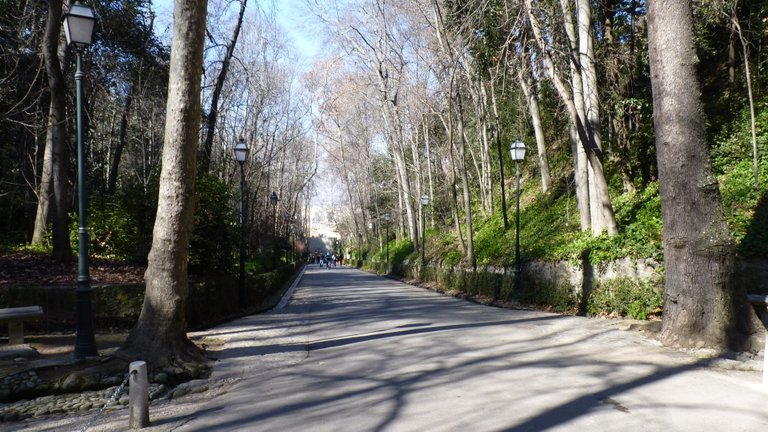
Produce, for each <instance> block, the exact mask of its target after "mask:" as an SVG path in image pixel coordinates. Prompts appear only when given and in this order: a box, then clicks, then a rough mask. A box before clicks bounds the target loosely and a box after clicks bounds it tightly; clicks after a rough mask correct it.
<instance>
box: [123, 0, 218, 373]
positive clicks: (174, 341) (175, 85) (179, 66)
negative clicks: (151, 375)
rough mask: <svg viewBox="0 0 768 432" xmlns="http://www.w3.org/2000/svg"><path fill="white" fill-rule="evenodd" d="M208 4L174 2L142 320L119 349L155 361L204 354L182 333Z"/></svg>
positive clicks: (201, 0)
mask: <svg viewBox="0 0 768 432" xmlns="http://www.w3.org/2000/svg"><path fill="white" fill-rule="evenodd" d="M206 9H207V0H176V1H175V2H174V8H173V44H172V46H171V65H170V78H169V82H168V104H167V117H166V123H165V142H164V147H163V156H162V170H161V173H160V192H159V198H158V208H157V217H156V219H155V227H154V231H153V233H152V248H151V250H150V252H149V259H148V267H147V271H146V273H145V280H146V293H145V296H144V306H143V308H142V310H141V315H140V316H139V320H138V322H137V323H136V326H135V327H134V328H133V330H132V331H131V334H130V335H129V337H128V340H127V341H126V343H125V345H124V346H123V348H122V351H123V352H130V353H137V354H140V356H141V358H142V359H144V360H146V361H148V362H149V363H150V364H151V365H152V366H153V367H154V366H157V365H162V364H169V363H178V362H179V361H181V362H184V361H199V360H201V359H202V357H201V356H200V354H201V353H200V351H199V349H197V348H196V346H195V345H194V344H193V343H192V342H191V341H190V340H189V339H188V338H187V335H186V332H187V323H186V318H185V314H186V304H187V297H188V291H189V288H188V279H187V256H188V253H189V240H190V234H191V231H192V215H193V211H194V208H193V207H194V187H195V171H196V149H197V143H198V131H199V130H200V119H201V101H200V89H201V82H200V79H201V77H200V71H201V70H202V67H203V42H204V35H205V21H206ZM153 362H154V364H153Z"/></svg>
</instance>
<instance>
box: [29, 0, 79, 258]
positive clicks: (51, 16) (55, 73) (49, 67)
mask: <svg viewBox="0 0 768 432" xmlns="http://www.w3.org/2000/svg"><path fill="white" fill-rule="evenodd" d="M61 13H62V2H61V0H49V1H48V21H47V23H46V28H45V37H44V38H43V56H44V58H45V70H46V73H47V74H48V91H49V92H50V96H51V101H50V107H49V110H48V133H47V136H46V142H45V146H46V149H45V158H44V160H43V179H42V180H43V181H42V183H41V191H40V195H39V199H40V200H41V202H40V204H39V205H38V214H37V217H36V218H35V226H36V230H35V231H36V232H35V236H34V239H33V242H34V240H37V241H38V244H39V242H41V237H40V235H39V234H40V231H39V228H43V229H44V227H45V224H46V223H47V220H48V218H49V217H50V216H52V221H53V233H52V234H53V258H54V259H55V260H57V261H59V262H69V261H70V260H71V259H72V246H71V245H70V243H69V214H68V212H69V193H68V191H69V186H68V183H69V182H68V181H67V180H68V179H67V174H68V172H69V146H68V143H67V124H66V119H67V116H66V103H67V100H66V95H67V89H66V84H65V80H64V74H63V73H62V67H61V59H60V57H59V56H60V55H61V56H62V57H63V52H62V53H61V54H60V53H59V50H60V48H61V50H62V51H63V50H65V47H64V45H63V44H62V45H61V46H60V44H59V41H60V39H61V38H60V35H61ZM49 155H50V158H49V157H48V156H49ZM47 163H49V164H50V165H49V166H46V165H47ZM48 198H52V200H53V201H52V202H50V201H48V202H45V201H47V200H48ZM51 204H52V205H51ZM46 211H48V213H49V214H45V212H46ZM51 212H52V215H51V214H50V213H51ZM42 232H45V231H44V230H43V231H42Z"/></svg>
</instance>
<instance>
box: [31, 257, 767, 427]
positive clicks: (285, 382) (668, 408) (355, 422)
mask: <svg viewBox="0 0 768 432" xmlns="http://www.w3.org/2000/svg"><path fill="white" fill-rule="evenodd" d="M206 335H208V336H210V337H216V338H220V339H224V340H226V344H225V345H224V349H223V350H222V351H221V353H220V354H221V355H220V360H219V362H218V363H217V365H216V367H215V372H214V374H213V376H212V380H214V381H217V380H218V382H222V380H229V381H236V382H235V383H234V384H232V385H231V386H230V387H229V388H227V389H226V390H227V391H226V393H223V394H221V395H219V396H218V397H212V396H213V395H212V394H206V396H205V397H200V398H197V399H194V398H193V399H192V402H189V401H188V402H186V403H185V402H183V400H184V399H180V400H179V401H175V402H173V403H171V404H168V405H164V406H161V407H153V408H152V410H151V411H150V417H151V420H152V427H151V428H149V429H148V430H163V431H170V430H173V431H179V432H181V431H185V432H191V431H330V432H340V431H544V430H547V431H697V432H699V431H729V432H730V431H768V391H766V389H765V388H764V387H763V386H762V385H761V384H760V373H759V372H738V371H726V370H722V369H716V368H712V367H709V366H708V362H707V361H706V360H700V359H697V358H696V356H694V355H692V354H690V353H684V352H679V351H674V350H670V349H667V348H664V347H660V346H659V345H658V344H656V343H654V342H652V341H649V340H647V339H646V338H645V337H643V336H642V335H641V334H639V333H635V332H627V331H622V330H618V329H617V328H616V326H615V325H612V322H611V321H608V320H595V319H585V318H579V317H562V316H558V315H553V314H547V313H542V312H534V311H519V310H506V309H498V308H491V307H485V306H480V305H476V304H472V303H469V302H466V301H462V300H458V299H454V298H450V297H445V296H441V295H438V294H435V293H432V292H429V291H426V290H422V289H419V288H414V287H411V286H407V285H404V284H401V283H399V282H396V281H392V280H388V279H384V278H379V277H376V276H373V275H370V274H367V273H364V272H361V271H357V270H354V269H350V268H336V269H331V270H327V269H320V268H317V267H314V266H310V267H308V268H307V270H306V272H305V274H304V276H303V277H302V279H301V281H300V284H299V285H298V287H297V289H296V290H295V292H294V294H293V297H292V299H291V301H290V303H288V305H287V306H286V307H284V308H283V309H280V310H277V311H274V312H271V313H268V314H262V315H255V316H252V317H247V318H244V319H241V320H238V321H235V322H232V323H229V324H226V325H223V326H220V327H217V328H216V329H212V330H210V331H208V332H206ZM62 422H63V421H62ZM74 424H75V423H59V424H57V427H62V426H70V427H71V426H72V425H74ZM49 425H50V423H49ZM125 425H127V420H126V416H125V413H118V414H114V415H111V416H107V418H105V419H103V420H102V421H100V422H98V423H97V425H96V426H95V427H94V428H92V429H89V430H94V431H98V430H110V431H114V430H122V429H124V426H125ZM48 427H49V429H46V428H45V427H43V426H42V424H36V425H35V427H33V428H30V429H29V430H36V431H47V430H67V429H57V428H54V427H52V426H48ZM77 427H81V426H77ZM73 430H74V429H73Z"/></svg>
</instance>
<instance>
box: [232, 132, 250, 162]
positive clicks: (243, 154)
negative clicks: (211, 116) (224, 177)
mask: <svg viewBox="0 0 768 432" xmlns="http://www.w3.org/2000/svg"><path fill="white" fill-rule="evenodd" d="M249 151H250V149H249V148H248V144H246V143H245V139H244V138H240V141H238V143H237V144H235V159H237V161H238V162H240V163H241V164H242V163H244V162H245V161H246V159H248V152H249Z"/></svg>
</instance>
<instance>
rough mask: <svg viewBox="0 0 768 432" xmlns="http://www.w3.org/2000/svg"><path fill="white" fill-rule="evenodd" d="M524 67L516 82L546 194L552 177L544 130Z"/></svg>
mask: <svg viewBox="0 0 768 432" xmlns="http://www.w3.org/2000/svg"><path fill="white" fill-rule="evenodd" d="M526 57H527V56H526ZM526 63H527V61H526ZM526 66H527V65H521V66H520V68H519V69H518V71H517V73H518V80H519V82H520V88H522V89H523V94H524V95H525V99H526V100H527V101H528V113H529V114H530V115H531V124H532V126H533V133H534V135H535V137H536V150H537V153H538V156H539V171H540V172H541V191H542V192H544V193H547V192H549V190H550V189H552V177H551V175H550V174H549V158H548V156H547V143H546V140H545V139H544V129H543V128H542V126H541V111H540V110H539V99H538V97H537V95H536V89H535V87H534V85H533V83H532V82H531V72H530V69H529V68H528V67H526Z"/></svg>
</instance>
